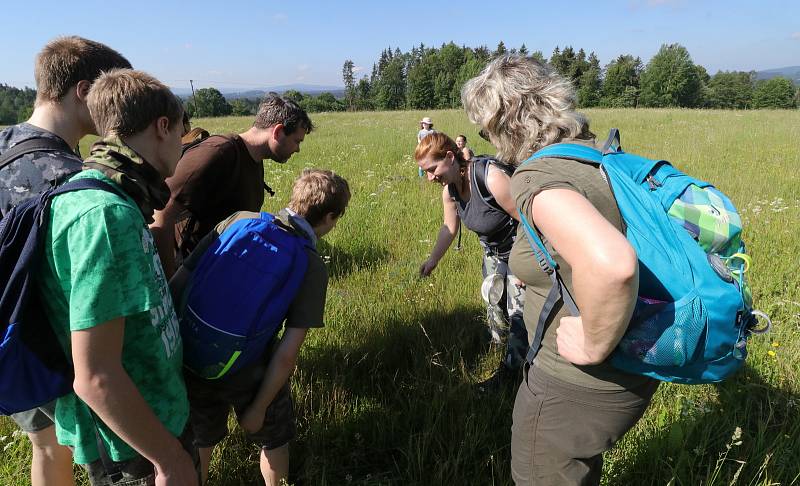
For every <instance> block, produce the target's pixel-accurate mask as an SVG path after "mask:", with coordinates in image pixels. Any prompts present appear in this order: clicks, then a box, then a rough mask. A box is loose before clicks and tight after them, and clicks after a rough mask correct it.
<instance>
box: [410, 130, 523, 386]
mask: <svg viewBox="0 0 800 486" xmlns="http://www.w3.org/2000/svg"><path fill="white" fill-rule="evenodd" d="M414 159H416V161H417V164H418V165H419V167H420V170H422V171H424V172H425V173H427V174H428V180H429V181H431V182H435V183H438V184H441V185H442V209H443V210H444V223H443V224H442V227H441V229H440V230H439V235H438V237H437V238H436V243H435V244H434V247H433V251H431V255H430V257H429V258H428V259H427V260H426V261H425V262H424V263H423V264H422V266H420V269H419V273H420V275H421V276H423V277H427V276H428V275H430V274H431V272H433V270H434V269H435V268H436V266H437V265H438V264H439V260H441V259H442V257H443V256H444V254H445V252H446V251H447V249H448V248H449V247H450V245H451V244H452V243H453V240H454V239H455V237H456V233H457V231H458V226H459V224H464V226H466V227H467V228H468V229H470V230H472V231H474V232H475V233H476V234H477V235H478V238H480V241H481V245H482V246H483V249H484V256H483V277H484V279H485V280H484V284H483V286H484V287H485V289H484V291H483V292H482V293H483V294H484V299H485V300H486V301H487V321H488V322H487V324H488V325H489V332H490V335H491V337H492V340H493V341H494V342H496V343H498V344H499V343H502V342H503V340H506V354H505V357H504V359H503V363H502V365H501V366H500V368H499V369H498V372H497V373H496V374H495V376H494V377H492V378H491V379H490V381H488V382H486V383H485V386H496V385H498V384H499V382H500V381H501V380H502V379H504V378H512V377H513V376H514V374H515V373H514V372H516V371H517V370H519V368H520V366H521V365H522V363H523V362H524V358H525V353H526V351H527V348H528V337H527V333H526V331H525V324H524V322H523V318H522V308H523V300H524V292H523V290H522V288H521V282H520V281H519V280H518V279H517V278H516V277H514V275H512V274H511V272H510V271H509V269H508V255H509V252H510V251H511V246H512V245H513V244H514V237H515V235H516V230H517V221H516V219H515V216H514V215H515V213H514V212H513V210H514V203H513V202H512V199H511V190H510V184H511V178H510V177H509V171H508V167H507V166H505V165H504V164H501V163H500V162H498V161H496V160H494V159H488V158H478V159H473V160H467V159H465V158H464V155H463V152H462V151H461V150H459V149H458V146H457V145H456V143H455V142H454V141H453V140H452V139H451V138H450V137H448V136H447V135H445V134H444V133H433V134H431V135H428V136H427V137H425V138H424V139H422V141H421V142H420V144H419V145H417V149H416V151H415V152H414Z"/></svg>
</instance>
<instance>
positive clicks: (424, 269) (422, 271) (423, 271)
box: [419, 260, 436, 277]
mask: <svg viewBox="0 0 800 486" xmlns="http://www.w3.org/2000/svg"><path fill="white" fill-rule="evenodd" d="M434 268H436V263H434V262H432V261H431V260H425V263H423V264H422V265H420V267H419V276H420V277H427V276H428V275H430V274H431V272H433V269H434Z"/></svg>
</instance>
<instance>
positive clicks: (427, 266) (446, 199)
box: [419, 186, 459, 277]
mask: <svg viewBox="0 0 800 486" xmlns="http://www.w3.org/2000/svg"><path fill="white" fill-rule="evenodd" d="M442 210H443V212H444V222H443V223H442V226H441V228H439V235H438V236H437V237H436V243H435V244H434V245H433V251H431V256H430V257H428V259H427V260H426V261H425V262H424V263H423V264H422V266H420V267H419V274H420V275H421V276H423V277H427V276H428V275H430V274H431V272H433V269H434V268H436V265H438V264H439V260H441V259H442V257H443V256H444V254H445V252H447V249H448V248H450V245H452V244H453V240H454V239H455V238H456V234H457V233H458V225H459V219H458V210H457V209H456V202H455V201H453V199H452V198H451V197H450V193H449V191H448V190H447V186H445V187H444V189H443V190H442Z"/></svg>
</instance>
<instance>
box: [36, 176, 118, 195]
mask: <svg viewBox="0 0 800 486" xmlns="http://www.w3.org/2000/svg"><path fill="white" fill-rule="evenodd" d="M84 189H96V190H98V191H106V192H110V193H112V194H116V195H117V196H119V197H121V198H125V195H124V194H123V193H122V191H121V190H120V189H118V188H116V187H114V186H113V185H111V184H109V183H107V182H103V181H101V180H99V179H94V178H88V177H87V178H85V179H78V180H75V181H70V182H65V183H64V184H62V185H60V186H58V187H57V188H55V189H53V191H52V192H50V194H49V198H53V197H55V196H58V195H61V194H65V193H68V192H73V191H82V190H84Z"/></svg>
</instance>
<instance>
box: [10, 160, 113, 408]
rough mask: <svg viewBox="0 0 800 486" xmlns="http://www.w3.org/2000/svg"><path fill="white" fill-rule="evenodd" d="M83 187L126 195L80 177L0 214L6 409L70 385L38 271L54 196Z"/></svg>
mask: <svg viewBox="0 0 800 486" xmlns="http://www.w3.org/2000/svg"><path fill="white" fill-rule="evenodd" d="M38 150H41V149H37V150H36V151H38ZM83 189H99V190H103V191H108V192H112V193H115V194H117V195H120V196H122V194H121V193H120V191H119V190H118V189H116V188H114V187H113V186H111V185H109V184H107V183H105V182H103V181H100V180H97V179H79V180H77V181H71V182H67V183H65V184H63V185H61V186H60V187H57V188H54V189H48V190H47V191H45V192H43V193H42V194H40V195H38V196H35V197H32V198H30V199H26V200H25V201H23V202H21V203H19V204H18V205H16V206H15V207H14V208H12V209H11V211H9V212H8V214H6V215H5V216H4V217H3V219H2V220H0V282H2V284H0V292H1V293H0V336H3V339H2V341H0V414H2V415H9V414H12V413H16V412H21V411H25V410H30V409H32V408H35V407H38V406H40V405H44V404H45V403H48V402H50V401H52V400H54V399H56V398H58V397H60V396H62V395H65V394H66V393H69V392H70V391H72V380H73V369H72V364H71V363H70V361H69V360H68V359H67V356H66V355H65V354H64V351H63V350H62V348H61V346H60V344H59V342H58V340H57V338H56V335H55V332H54V331H53V329H52V327H51V326H50V323H49V322H48V320H47V318H46V316H45V315H44V312H43V308H42V303H41V300H40V299H41V297H40V296H39V292H38V291H37V289H36V283H35V276H36V274H37V270H38V263H39V261H40V259H41V253H42V251H41V243H42V239H43V238H44V235H45V233H46V229H47V223H48V221H49V217H48V215H49V209H50V200H51V199H52V198H53V197H55V196H57V195H59V194H64V193H67V192H72V191H79V190H83Z"/></svg>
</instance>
